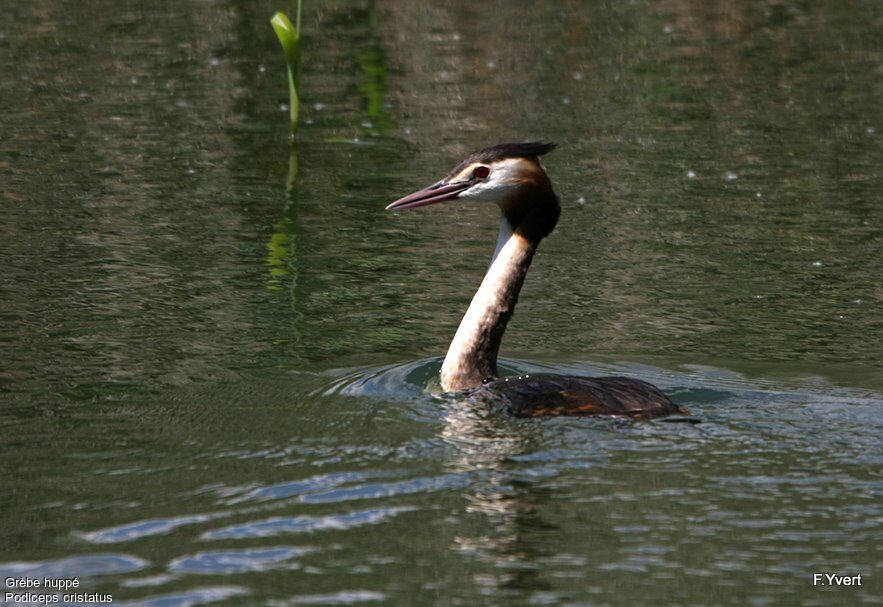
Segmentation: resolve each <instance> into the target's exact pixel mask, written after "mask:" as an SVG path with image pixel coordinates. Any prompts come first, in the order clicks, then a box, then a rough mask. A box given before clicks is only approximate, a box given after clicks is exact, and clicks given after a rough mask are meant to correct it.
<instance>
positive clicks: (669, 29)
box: [662, 23, 675, 34]
mask: <svg viewBox="0 0 883 607" xmlns="http://www.w3.org/2000/svg"><path fill="white" fill-rule="evenodd" d="M662 31H663V32H665V33H666V34H670V33H672V32H673V31H675V26H673V25H672V24H670V23H666V24H665V27H663V28H662Z"/></svg>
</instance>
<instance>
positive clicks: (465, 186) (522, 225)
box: [386, 142, 560, 239]
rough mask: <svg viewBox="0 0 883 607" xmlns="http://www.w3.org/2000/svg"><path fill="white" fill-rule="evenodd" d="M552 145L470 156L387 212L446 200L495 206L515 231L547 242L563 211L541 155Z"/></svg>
mask: <svg viewBox="0 0 883 607" xmlns="http://www.w3.org/2000/svg"><path fill="white" fill-rule="evenodd" d="M554 148H555V144H553V143H544V142H533V143H501V144H498V145H495V146H492V147H489V148H484V149H481V150H477V151H475V152H473V153H471V154H470V155H469V156H467V157H466V159H465V160H463V162H461V163H460V164H458V165H457V166H456V167H454V169H453V170H452V171H451V172H450V173H448V175H447V176H446V177H444V178H443V179H441V180H439V181H437V182H436V183H434V184H432V185H431V186H429V187H426V188H423V189H422V190H418V191H416V192H414V193H413V194H409V195H407V196H405V197H403V198H400V199H398V200H396V201H395V202H393V203H391V204H390V205H388V206H387V207H386V208H387V210H404V209H414V208H417V207H424V206H428V205H431V204H436V203H439V202H444V201H446V200H463V201H475V202H493V203H496V204H497V205H498V206H499V207H500V210H501V211H502V213H503V216H504V217H505V218H506V219H507V221H509V224H510V226H512V229H513V230H514V231H516V232H519V231H520V232H521V233H522V234H523V235H525V236H532V237H534V238H537V239H539V238H543V237H545V236H547V235H548V234H549V232H551V231H552V229H553V228H554V227H555V224H556V223H557V221H558V215H559V213H560V207H559V206H558V198H557V197H556V196H555V192H554V191H553V190H552V183H551V182H550V181H549V177H548V175H546V171H545V170H544V169H543V167H542V165H540V162H539V156H541V155H543V154H546V153H548V152H550V151H552V150H553V149H554Z"/></svg>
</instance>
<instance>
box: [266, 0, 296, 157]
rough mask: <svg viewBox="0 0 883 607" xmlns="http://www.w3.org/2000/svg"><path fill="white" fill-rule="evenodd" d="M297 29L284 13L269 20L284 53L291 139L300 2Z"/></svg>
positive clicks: (294, 130)
mask: <svg viewBox="0 0 883 607" xmlns="http://www.w3.org/2000/svg"><path fill="white" fill-rule="evenodd" d="M296 21H297V27H295V26H293V25H292V24H291V21H290V20H289V19H288V17H287V16H286V15H285V13H282V12H279V13H276V14H275V15H273V18H272V19H270V24H271V25H272V26H273V30H274V31H275V32H276V37H277V38H279V43H280V44H282V51H283V52H284V53H285V63H286V64H287V65H288V108H289V112H290V119H291V138H292V140H293V139H294V134H295V133H296V132H297V116H298V110H299V107H300V102H299V101H298V96H297V87H298V80H299V78H300V0H298V2H297V18H296Z"/></svg>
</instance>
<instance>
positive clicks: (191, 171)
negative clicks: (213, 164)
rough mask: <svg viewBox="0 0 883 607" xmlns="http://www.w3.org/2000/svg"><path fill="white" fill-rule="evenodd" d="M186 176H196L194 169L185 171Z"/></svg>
mask: <svg viewBox="0 0 883 607" xmlns="http://www.w3.org/2000/svg"><path fill="white" fill-rule="evenodd" d="M187 174H188V175H196V169H187Z"/></svg>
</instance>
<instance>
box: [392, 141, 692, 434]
mask: <svg viewBox="0 0 883 607" xmlns="http://www.w3.org/2000/svg"><path fill="white" fill-rule="evenodd" d="M554 148H555V144H552V143H544V142H533V143H502V144H499V145H495V146H492V147H489V148H484V149H482V150H478V151H476V152H473V153H472V154H470V155H469V156H468V157H467V158H466V159H465V160H464V161H463V162H461V163H460V164H458V165H457V166H456V167H454V170H452V171H451V172H450V173H448V175H447V176H446V177H445V178H444V179H442V180H441V181H438V182H436V183H434V184H432V185H431V186H429V187H427V188H425V189H422V190H419V191H417V192H414V193H413V194H409V195H408V196H405V197H404V198H400V199H399V200H396V201H395V202H393V203H391V204H390V205H389V206H387V207H386V208H387V210H403V209H414V208H417V207H423V206H427V205H430V204H436V203H439V202H444V201H445V200H453V199H457V200H469V201H473V200H474V201H479V202H495V203H497V205H498V206H499V207H500V211H501V212H502V218H501V220H500V233H499V236H498V237H497V246H496V248H495V250H494V254H493V257H492V259H491V265H490V268H488V271H487V274H486V275H485V277H484V280H482V282H481V286H480V287H479V288H478V291H477V292H476V293H475V296H474V297H473V298H472V303H471V304H469V308H468V309H467V310H466V314H465V316H463V320H462V321H460V327H459V328H458V329H457V333H456V335H455V336H454V340H453V341H452V342H451V345H450V347H449V348H448V353H447V356H445V360H444V363H442V367H441V387H442V389H444V390H445V391H447V392H456V391H464V390H470V389H471V390H474V391H475V392H480V393H481V394H480V396H481V397H484V396H490V397H492V400H494V401H502V402H503V403H504V404H505V406H506V407H507V409H508V410H509V411H510V412H511V413H513V414H514V415H516V416H520V417H533V416H540V415H620V416H627V417H632V418H636V419H648V418H653V417H661V416H665V415H671V414H684V413H686V411H685V410H684V409H681V408H680V407H678V406H677V405H675V404H674V403H673V402H672V401H671V400H670V399H669V398H668V397H667V396H666V395H665V394H663V392H662V391H661V390H660V389H659V388H657V387H656V386H653V385H651V384H649V383H647V382H645V381H641V380H637V379H630V378H627V377H592V378H589V377H574V376H564V375H529V376H528V375H526V376H523V377H510V378H505V379H500V378H499V377H498V373H497V353H498V352H499V350H500V341H501V340H502V338H503V332H504V331H505V330H506V323H507V322H509V319H510V318H511V317H512V313H513V312H514V311H515V304H516V303H517V302H518V293H519V291H521V286H522V285H523V284H524V277H525V276H526V275H527V270H528V268H529V267H530V262H531V260H532V259H533V256H534V253H535V252H536V250H537V246H538V245H539V244H540V241H541V240H542V239H543V238H545V237H546V236H548V235H549V234H550V233H551V232H552V230H553V229H554V228H555V224H557V223H558V216H559V214H560V213H561V207H560V206H559V205H558V197H557V196H556V195H555V192H554V191H553V190H552V183H551V182H550V181H549V177H548V176H547V175H546V172H545V170H543V167H542V165H540V161H539V159H538V158H539V156H542V155H543V154H546V153H547V152H550V151H552V150H553V149H554Z"/></svg>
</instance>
